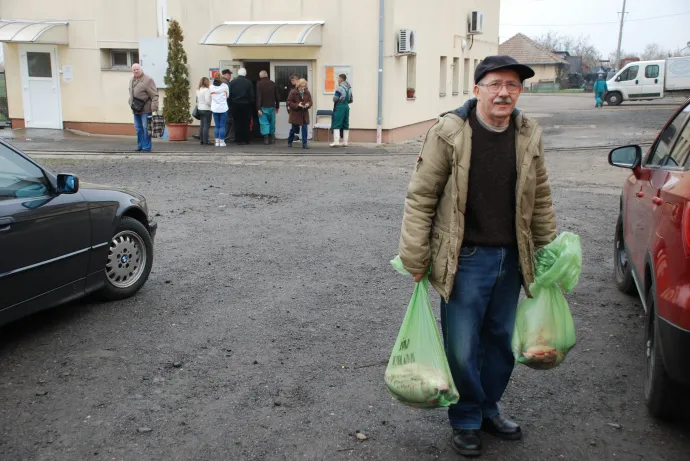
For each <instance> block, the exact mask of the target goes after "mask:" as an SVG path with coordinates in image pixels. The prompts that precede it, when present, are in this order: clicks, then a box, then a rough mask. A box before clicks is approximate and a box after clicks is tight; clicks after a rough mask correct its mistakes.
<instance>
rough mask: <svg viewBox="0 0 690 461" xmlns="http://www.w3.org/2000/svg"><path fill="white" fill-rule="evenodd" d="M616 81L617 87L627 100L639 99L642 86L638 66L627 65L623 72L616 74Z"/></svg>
mask: <svg viewBox="0 0 690 461" xmlns="http://www.w3.org/2000/svg"><path fill="white" fill-rule="evenodd" d="M616 81H617V82H619V83H618V86H619V87H620V89H621V90H622V91H623V92H624V94H626V95H628V98H629V99H639V97H640V95H641V94H642V84H641V81H640V66H639V65H638V64H632V65H631V64H628V66H627V67H626V68H624V69H623V71H622V72H621V73H620V74H618V77H616Z"/></svg>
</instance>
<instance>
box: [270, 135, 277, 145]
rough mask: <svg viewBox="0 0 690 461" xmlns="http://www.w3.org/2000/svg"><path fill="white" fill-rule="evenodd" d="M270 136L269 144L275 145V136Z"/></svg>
mask: <svg viewBox="0 0 690 461" xmlns="http://www.w3.org/2000/svg"><path fill="white" fill-rule="evenodd" d="M270 136H271V144H275V143H276V135H274V134H272V135H270Z"/></svg>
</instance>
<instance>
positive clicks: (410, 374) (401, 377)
mask: <svg viewBox="0 0 690 461" xmlns="http://www.w3.org/2000/svg"><path fill="white" fill-rule="evenodd" d="M391 264H392V265H393V267H394V268H395V270H396V271H398V272H399V273H401V274H405V275H408V276H409V275H410V274H408V272H407V271H406V270H405V268H404V267H403V264H402V261H400V257H396V258H395V259H394V260H393V261H391ZM384 378H385V381H386V387H387V388H388V392H389V393H390V394H391V395H392V396H393V397H395V398H396V399H397V400H399V401H400V402H402V403H404V404H405V405H408V406H411V407H417V408H437V407H447V406H449V405H452V404H454V403H457V401H458V400H459V398H460V396H459V395H458V390H457V388H456V387H455V383H454V382H453V377H452V375H451V373H450V367H449V366H448V359H446V353H445V351H444V349H443V343H442V341H441V335H440V334H439V332H438V328H436V320H435V319H434V314H433V312H432V310H431V301H430V299H429V274H426V275H425V276H424V278H423V279H422V280H421V281H420V282H419V283H417V284H415V287H414V292H413V293H412V299H410V304H409V305H408V306H407V313H406V314H405V319H404V320H403V323H402V326H401V327H400V331H399V332H398V338H397V340H396V341H395V346H394V347H393V352H392V353H391V357H390V359H389V360H388V367H387V368H386V374H385V376H384Z"/></svg>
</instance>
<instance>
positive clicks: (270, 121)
mask: <svg viewBox="0 0 690 461" xmlns="http://www.w3.org/2000/svg"><path fill="white" fill-rule="evenodd" d="M261 113H262V114H263V115H260V116H259V127H260V128H261V136H266V135H267V134H276V108H275V107H262V108H261Z"/></svg>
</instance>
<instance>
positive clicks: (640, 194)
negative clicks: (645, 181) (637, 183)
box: [635, 191, 644, 198]
mask: <svg viewBox="0 0 690 461" xmlns="http://www.w3.org/2000/svg"><path fill="white" fill-rule="evenodd" d="M635 195H637V196H638V197H639V198H642V197H644V192H642V191H639V192H638V193H637V194H635Z"/></svg>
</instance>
